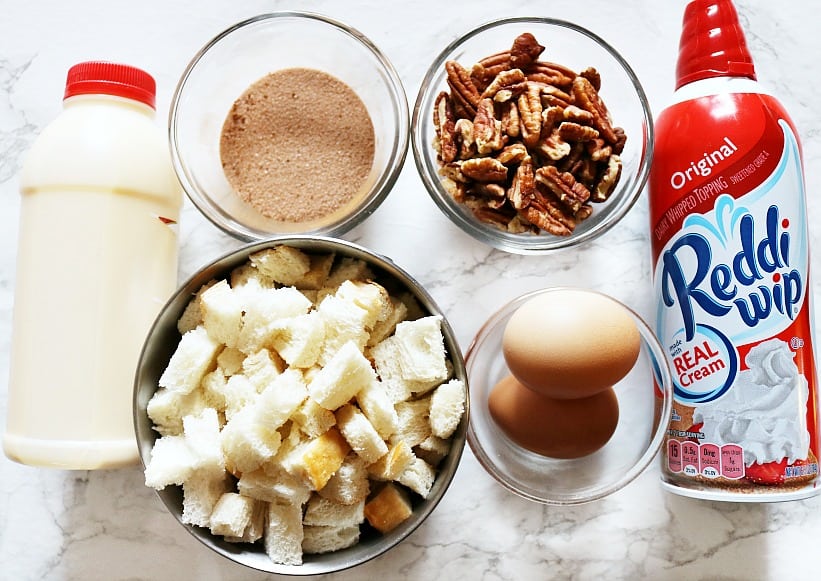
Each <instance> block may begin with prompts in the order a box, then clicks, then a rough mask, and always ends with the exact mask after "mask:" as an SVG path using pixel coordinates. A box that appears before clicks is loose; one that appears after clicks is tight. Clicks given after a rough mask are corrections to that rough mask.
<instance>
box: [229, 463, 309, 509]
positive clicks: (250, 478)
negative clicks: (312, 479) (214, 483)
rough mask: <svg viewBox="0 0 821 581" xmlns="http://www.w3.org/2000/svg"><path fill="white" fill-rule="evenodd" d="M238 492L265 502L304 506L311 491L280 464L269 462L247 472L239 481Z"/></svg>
mask: <svg viewBox="0 0 821 581" xmlns="http://www.w3.org/2000/svg"><path fill="white" fill-rule="evenodd" d="M237 490H239V492H240V494H243V495H244V496H249V497H251V498H255V499H257V500H260V501H263V502H278V503H281V504H283V503H290V504H298V505H300V506H301V505H303V504H305V502H306V501H307V500H308V497H309V496H310V494H311V491H310V490H308V487H307V486H306V485H305V483H304V482H302V480H300V479H298V478H296V477H294V476H291V475H290V474H288V472H286V471H285V470H284V469H283V468H282V467H281V466H279V465H278V464H275V463H272V462H268V463H266V464H265V465H264V466H263V467H262V468H257V469H256V470H254V471H252V472H245V473H243V475H242V476H240V478H239V480H238V481H237Z"/></svg>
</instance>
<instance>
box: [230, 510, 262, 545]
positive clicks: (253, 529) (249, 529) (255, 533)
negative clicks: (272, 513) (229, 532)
mask: <svg viewBox="0 0 821 581" xmlns="http://www.w3.org/2000/svg"><path fill="white" fill-rule="evenodd" d="M267 516H268V503H267V502H259V501H257V500H255V501H254V508H253V512H252V513H251V520H250V521H249V522H248V526H246V527H245V531H243V533H242V536H239V537H232V536H226V537H225V540H226V541H228V542H229V543H256V542H257V541H258V540H260V539H261V538H262V536H263V535H264V534H265V518H266V517H267Z"/></svg>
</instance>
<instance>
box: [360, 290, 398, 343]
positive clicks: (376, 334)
mask: <svg viewBox="0 0 821 581" xmlns="http://www.w3.org/2000/svg"><path fill="white" fill-rule="evenodd" d="M407 317H408V307H407V306H406V305H405V303H403V302H402V301H400V300H399V299H397V298H394V297H390V308H389V309H388V314H387V316H386V317H385V318H384V319H382V320H380V321H377V322H376V324H375V325H374V327H373V329H371V333H370V335H369V336H368V343H367V345H368V346H371V347H373V346H374V345H376V344H377V343H379V342H380V341H384V340H385V339H387V338H388V337H390V336H391V335H393V333H394V331H395V330H396V325H398V324H399V323H401V322H402V321H404V320H405V319H407Z"/></svg>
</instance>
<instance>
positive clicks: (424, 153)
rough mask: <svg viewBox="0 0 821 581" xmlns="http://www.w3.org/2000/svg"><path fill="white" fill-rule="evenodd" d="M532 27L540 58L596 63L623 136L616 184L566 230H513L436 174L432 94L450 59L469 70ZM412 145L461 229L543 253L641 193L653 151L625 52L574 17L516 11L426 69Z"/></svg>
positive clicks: (588, 232)
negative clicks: (487, 217)
mask: <svg viewBox="0 0 821 581" xmlns="http://www.w3.org/2000/svg"><path fill="white" fill-rule="evenodd" d="M524 32H530V33H531V34H533V35H534V36H535V37H536V40H537V41H538V42H539V43H540V44H542V45H543V46H545V47H546V49H545V51H544V52H543V53H542V55H541V57H540V60H544V61H550V62H554V63H558V64H561V65H564V66H567V67H570V68H571V69H573V70H574V71H576V72H580V71H582V70H584V69H585V68H587V67H591V66H592V67H595V68H596V69H597V70H598V71H599V73H600V74H601V91H600V95H601V98H602V100H603V101H604V103H605V104H606V106H607V108H608V109H609V111H610V113H611V114H612V117H613V124H614V125H615V126H620V127H622V128H623V129H624V131H625V134H626V135H627V142H626V145H625V149H624V151H623V152H622V154H621V159H622V163H623V167H622V174H621V178H620V180H619V183H618V185H617V186H616V189H615V191H614V192H613V193H612V194H611V195H610V197H609V199H608V200H607V201H606V202H603V203H597V204H593V214H592V215H591V216H590V217H589V218H587V219H586V220H584V221H582V222H581V223H580V224H579V225H578V226H577V227H576V229H575V230H574V232H573V233H572V234H571V235H569V236H555V235H551V234H547V233H546V232H541V233H539V234H531V233H525V234H513V233H510V232H505V231H502V230H501V229H499V228H497V227H495V226H492V225H489V224H486V223H484V222H481V221H480V220H478V219H477V218H476V217H475V216H474V215H473V213H472V212H471V211H470V210H469V209H468V208H467V207H466V206H465V205H464V204H460V203H457V202H455V201H454V199H453V197H452V196H451V194H450V193H448V191H447V189H446V188H445V187H444V185H443V183H442V178H441V177H440V175H439V163H438V162H437V159H436V158H437V152H436V150H435V149H434V146H433V143H434V139H435V137H436V131H435V127H434V123H433V109H434V103H435V101H436V97H437V95H438V94H439V93H440V92H441V91H448V90H449V88H448V85H447V73H446V72H445V63H446V62H447V61H449V60H455V61H457V62H459V63H460V64H462V65H463V66H464V67H465V68H467V69H468V70H470V69H471V67H472V66H473V64H474V63H476V62H478V61H479V60H481V59H483V58H485V57H487V56H490V55H492V54H494V53H497V52H501V51H504V50H508V49H509V48H510V46H511V45H512V43H513V40H514V39H515V38H516V37H517V36H518V35H520V34H522V33H524ZM411 144H412V146H413V154H414V157H415V160H416V168H417V170H418V172H419V175H420V176H421V178H422V181H423V183H424V184H425V187H426V188H427V190H428V193H429V194H430V196H431V198H433V201H434V202H435V203H436V205H437V206H439V208H440V209H441V210H442V212H444V213H445V215H446V216H447V217H448V218H450V219H451V220H452V221H453V222H454V223H455V224H456V225H457V226H459V228H461V229H462V230H463V231H465V232H466V233H468V234H470V235H471V236H473V237H474V238H476V239H477V240H479V241H481V242H484V243H486V244H489V245H490V246H493V247H494V248H498V249H500V250H504V251H507V252H511V253H515V254H542V253H546V252H549V251H553V250H558V249H561V248H572V247H575V246H578V245H579V244H582V243H584V242H587V241H590V240H592V239H594V238H596V237H597V236H600V235H601V234H603V233H604V232H606V231H608V230H609V229H610V228H612V227H613V226H615V225H616V224H617V223H618V222H619V220H621V219H622V218H623V217H624V215H625V214H626V213H627V212H628V211H629V210H630V208H631V207H632V206H633V204H634V203H635V202H636V200H637V199H638V197H639V195H640V193H641V190H642V188H643V187H644V184H645V182H646V181H647V177H648V174H649V171H650V162H651V159H652V152H653V118H652V112H651V110H650V105H649V103H648V101H647V96H646V95H645V93H644V89H643V88H642V86H641V83H640V82H639V80H638V78H637V77H636V74H635V73H634V72H633V69H632V68H631V67H630V65H629V64H628V63H627V62H626V61H625V60H624V58H623V57H622V56H621V55H620V54H619V53H618V52H616V50H615V49H614V48H613V47H611V46H610V45H609V44H608V43H607V42H605V41H604V40H603V39H602V38H600V37H599V36H597V35H596V34H594V33H592V32H590V31H589V30H586V29H584V28H582V27H581V26H578V25H576V24H573V23H570V22H565V21H562V20H555V19H552V18H537V17H516V18H506V19H501V20H496V21H492V22H488V23H486V24H484V25H482V26H479V27H478V28H475V29H473V30H471V31H469V32H467V33H466V34H465V35H464V36H462V37H460V38H458V39H456V40H455V41H453V42H452V43H451V44H449V45H448V46H447V47H446V48H445V49H444V50H443V51H442V52H441V53H440V54H439V56H438V57H436V59H435V60H434V61H433V64H432V65H431V66H430V68H429V69H428V72H427V74H426V75H425V77H424V79H423V81H422V85H421V87H420V89H419V93H418V95H417V98H416V104H415V106H414V109H413V118H412V120H411Z"/></svg>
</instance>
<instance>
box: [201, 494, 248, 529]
mask: <svg viewBox="0 0 821 581" xmlns="http://www.w3.org/2000/svg"><path fill="white" fill-rule="evenodd" d="M253 514H254V499H253V498H248V497H246V496H242V495H241V494H237V493H236V492H226V493H225V494H223V495H222V496H221V497H220V499H219V500H218V501H217V504H216V506H215V507H214V512H212V513H211V527H210V528H211V533H212V534H215V535H223V536H226V537H241V536H242V535H243V533H244V532H245V528H246V527H247V526H248V525H249V524H251V517H252V516H253Z"/></svg>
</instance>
